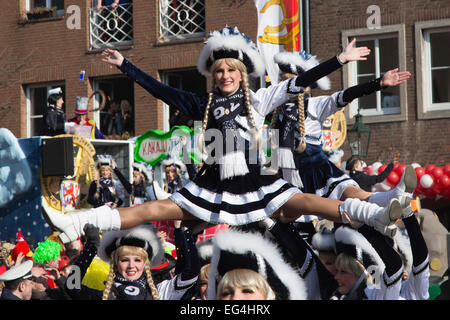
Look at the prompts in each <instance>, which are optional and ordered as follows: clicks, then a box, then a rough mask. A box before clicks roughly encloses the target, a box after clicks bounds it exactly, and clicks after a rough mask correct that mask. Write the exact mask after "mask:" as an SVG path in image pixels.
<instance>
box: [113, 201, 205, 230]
mask: <svg viewBox="0 0 450 320" xmlns="http://www.w3.org/2000/svg"><path fill="white" fill-rule="evenodd" d="M117 211H118V212H119V215H120V221H121V226H120V229H130V228H132V227H135V226H138V225H140V224H143V223H146V222H151V221H161V220H193V219H197V218H196V217H194V216H193V215H191V214H190V213H188V212H187V211H185V210H183V209H181V208H180V207H179V206H177V205H176V203H175V202H173V201H172V200H170V199H166V200H157V201H149V202H145V203H144V204H141V205H139V206H136V207H129V208H118V209H117Z"/></svg>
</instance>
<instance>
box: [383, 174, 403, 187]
mask: <svg viewBox="0 0 450 320" xmlns="http://www.w3.org/2000/svg"><path fill="white" fill-rule="evenodd" d="M386 180H387V183H388V184H389V185H391V186H396V185H397V183H398V182H399V181H400V176H399V175H398V174H397V173H396V172H395V171H391V173H389V175H388V176H387V178H386Z"/></svg>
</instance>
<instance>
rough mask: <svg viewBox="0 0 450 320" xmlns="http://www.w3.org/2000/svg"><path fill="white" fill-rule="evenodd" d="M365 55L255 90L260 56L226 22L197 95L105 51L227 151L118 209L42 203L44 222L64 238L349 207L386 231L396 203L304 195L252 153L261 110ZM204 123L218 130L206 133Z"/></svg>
mask: <svg viewBox="0 0 450 320" xmlns="http://www.w3.org/2000/svg"><path fill="white" fill-rule="evenodd" d="M368 53H369V49H367V48H366V47H362V48H355V47H353V46H352V45H349V46H347V47H346V49H345V50H344V51H343V52H342V53H340V54H339V55H336V56H334V57H333V58H331V59H329V60H327V61H325V62H324V63H322V64H320V65H318V66H317V67H315V68H313V69H311V70H309V71H308V72H305V73H303V74H302V75H300V76H298V77H296V78H293V79H291V80H288V81H283V82H281V83H279V84H277V85H272V86H270V87H268V88H262V89H259V90H258V91H257V92H253V91H251V90H250V89H249V87H248V75H251V76H261V75H262V74H263V72H264V64H263V62H262V59H261V57H260V55H259V52H258V50H257V48H256V46H255V45H254V43H253V42H252V41H251V40H250V39H249V38H248V37H246V36H245V35H243V34H242V33H240V32H239V31H238V30H237V28H235V29H233V28H230V27H226V28H224V29H222V30H220V31H214V32H212V33H211V34H210V36H209V38H208V40H207V41H206V44H205V46H204V48H203V50H202V52H201V54H200V58H199V62H198V69H199V71H200V72H201V73H202V74H204V75H210V76H212V77H213V80H214V81H213V86H214V87H213V89H212V91H211V92H210V93H209V94H207V95H203V96H199V95H197V94H194V93H191V92H187V91H183V90H178V89H175V88H172V87H170V86H167V85H165V84H163V83H160V82H159V81H157V80H156V79H154V78H152V77H151V76H149V75H147V74H145V73H144V72H143V71H141V70H140V69H138V68H137V67H136V66H134V65H133V64H132V63H131V62H130V61H129V60H127V59H125V58H124V57H123V56H122V55H121V54H120V53H119V52H118V51H116V50H110V49H107V50H105V51H104V52H103V53H102V60H103V61H104V62H107V63H109V64H111V65H115V66H117V67H118V68H120V70H121V71H122V72H124V73H125V74H127V75H128V76H129V77H130V78H131V79H133V80H134V81H136V82H137V83H139V84H140V85H141V86H142V87H143V88H145V89H146V90H147V91H148V92H150V93H151V94H152V95H153V96H155V97H156V98H158V99H161V100H163V101H164V102H165V103H167V104H168V105H171V106H174V107H175V108H177V109H179V110H180V111H182V112H183V113H184V114H186V115H189V116H190V117H192V119H194V120H201V119H203V125H202V134H201V135H200V139H199V140H201V141H205V140H206V139H205V134H209V133H211V131H213V132H215V133H217V132H220V133H221V134H222V137H221V138H220V139H216V140H215V143H214V144H215V145H216V148H217V149H219V146H221V144H222V143H223V144H225V147H227V148H224V150H225V151H226V152H225V153H224V154H223V153H222V154H219V153H220V152H219V151H217V150H212V151H216V154H215V155H214V156H211V155H209V158H208V159H210V158H212V160H213V161H208V159H207V160H205V162H204V164H203V166H202V168H201V170H200V171H199V172H198V173H197V175H196V177H195V178H194V179H193V180H192V181H191V182H189V183H188V184H187V185H186V186H184V187H183V188H182V189H180V190H179V191H177V192H175V193H174V194H172V195H171V196H170V198H169V199H165V200H158V201H150V202H146V203H144V204H143V205H140V206H137V207H131V208H120V209H116V210H114V209H111V208H109V207H105V206H103V207H100V208H97V209H94V210H91V211H85V212H77V213H76V214H70V215H61V214H57V212H52V209H51V208H50V207H49V206H47V205H46V203H45V202H43V207H44V209H45V210H46V213H47V215H48V218H49V220H50V222H51V223H52V224H53V226H54V227H56V228H57V229H59V230H61V231H62V234H61V235H62V236H60V237H62V238H63V239H62V240H63V241H68V240H69V239H72V238H74V237H78V236H79V235H80V234H82V233H83V231H82V230H83V226H84V225H85V224H86V223H88V222H89V221H91V223H95V224H96V226H98V227H100V228H101V229H102V230H111V229H129V228H132V227H134V226H137V225H140V224H143V223H145V222H149V221H159V220H189V219H191V220H192V219H200V220H204V221H206V222H209V223H212V224H220V223H226V224H229V225H245V224H248V223H251V222H257V221H260V220H263V219H264V218H266V217H269V216H273V217H278V218H280V219H282V220H283V221H291V220H295V219H297V218H298V217H299V216H301V215H302V214H316V215H318V216H321V217H322V218H324V219H328V220H332V221H342V219H343V218H342V217H343V213H344V212H347V213H348V215H349V216H350V218H351V219H352V220H356V221H362V222H365V223H367V224H369V225H372V226H374V227H376V228H377V229H379V230H381V231H382V232H385V231H386V230H387V229H388V228H389V227H388V226H389V225H391V224H392V222H393V221H395V220H397V219H398V218H399V217H400V215H401V206H400V203H399V202H398V201H392V202H391V203H390V205H389V206H387V207H386V208H382V207H379V206H377V205H375V204H372V203H367V202H362V201H360V200H359V199H347V200H345V201H344V202H341V201H339V200H334V199H326V198H321V197H319V196H317V195H314V194H307V193H302V192H301V191H300V190H299V189H298V188H297V187H294V186H292V185H291V184H289V183H288V182H286V181H285V180H283V179H280V178H279V177H278V176H276V175H271V174H269V173H267V172H265V171H264V170H263V169H262V166H261V163H260V162H259V160H258V156H257V155H256V150H259V148H258V145H259V141H260V136H259V131H260V129H261V127H262V124H263V121H264V118H265V116H266V115H268V114H269V113H271V112H272V111H273V110H274V109H275V107H277V106H279V105H282V104H283V103H285V102H287V101H288V100H289V99H290V98H292V97H293V96H297V95H298V94H299V93H300V92H302V91H303V90H304V88H306V87H308V86H309V85H310V84H311V83H313V82H314V81H316V80H318V79H320V78H322V77H323V76H325V75H327V74H329V73H331V72H333V71H335V70H337V69H339V68H340V67H342V65H343V63H347V62H349V61H354V60H364V59H365V58H364V57H365V56H366V55H367V54H368ZM208 128H213V129H216V130H208V132H206V129H208ZM224 135H225V136H224ZM217 140H218V141H217ZM217 142H220V143H217ZM227 144H228V146H227ZM200 145H201V146H203V143H200ZM255 145H256V146H255ZM208 147H211V144H209V145H208ZM221 147H222V146H221ZM252 151H253V152H252ZM252 156H253V157H252ZM251 157H252V159H251ZM251 160H253V161H251ZM252 162H253V163H252Z"/></svg>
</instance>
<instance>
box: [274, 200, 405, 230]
mask: <svg viewBox="0 0 450 320" xmlns="http://www.w3.org/2000/svg"><path fill="white" fill-rule="evenodd" d="M278 214H279V217H280V220H281V221H282V222H289V221H293V220H296V219H297V218H299V217H300V216H301V215H303V214H312V215H317V216H319V217H321V218H324V219H327V220H330V221H335V222H343V223H350V222H352V221H353V222H355V221H359V222H362V223H365V224H367V225H369V226H372V227H374V228H375V229H377V230H378V231H379V232H381V233H383V234H390V235H392V233H393V232H395V230H393V229H392V228H389V226H390V225H392V224H393V223H394V222H395V221H396V220H397V219H399V218H400V217H401V214H402V208H401V205H400V203H399V201H398V200H396V199H393V200H391V202H390V203H389V205H388V206H387V207H386V208H384V207H379V206H378V205H376V204H374V203H369V202H365V201H361V200H359V199H352V198H349V199H346V200H345V201H344V202H342V201H339V200H334V199H328V198H322V197H319V196H317V195H315V194H308V193H298V194H295V195H294V196H292V197H291V198H290V199H289V200H288V201H287V202H286V203H285V204H284V205H283V206H282V207H281V210H280V212H279V213H278ZM274 217H276V215H275V216H274ZM346 217H348V218H350V221H349V220H348V219H347V218H346Z"/></svg>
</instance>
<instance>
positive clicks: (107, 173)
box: [100, 167, 111, 179]
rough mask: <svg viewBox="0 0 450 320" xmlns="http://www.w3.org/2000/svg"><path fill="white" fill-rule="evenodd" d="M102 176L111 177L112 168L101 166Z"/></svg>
mask: <svg viewBox="0 0 450 320" xmlns="http://www.w3.org/2000/svg"><path fill="white" fill-rule="evenodd" d="M100 176H101V177H102V178H105V179H106V178H110V177H111V169H109V168H108V167H101V168H100Z"/></svg>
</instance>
